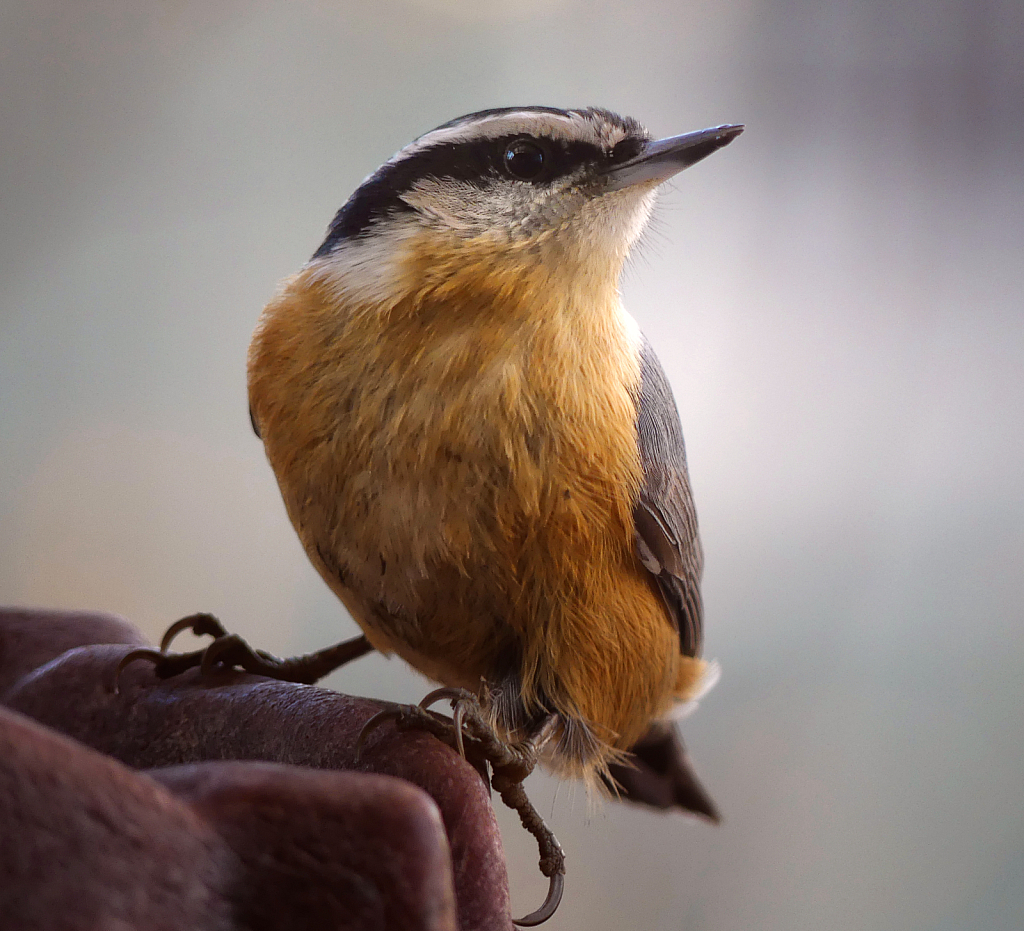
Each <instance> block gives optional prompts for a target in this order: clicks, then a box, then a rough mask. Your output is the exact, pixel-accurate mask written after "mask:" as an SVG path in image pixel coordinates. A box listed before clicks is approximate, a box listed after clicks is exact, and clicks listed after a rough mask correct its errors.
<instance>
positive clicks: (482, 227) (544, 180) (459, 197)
mask: <svg viewBox="0 0 1024 931" xmlns="http://www.w3.org/2000/svg"><path fill="white" fill-rule="evenodd" d="M742 129H743V127H742V126H719V127H717V128H714V129H708V130H703V131H700V132H695V133H688V134H686V135H682V136H674V137H671V138H668V139H661V140H652V139H651V136H650V134H649V133H648V132H647V131H646V130H645V129H644V128H643V127H642V126H641V125H640V124H639V123H638V122H636V121H635V120H633V119H629V118H623V117H621V116H617V115H616V114H614V113H611V112H609V111H607V110H601V109H596V108H588V109H583V110H559V109H555V108H551V107H521V108H505V109H497V110H484V111H482V112H480V113H472V114H469V115H468V116H463V117H460V118H459V119H456V120H452V121H451V122H449V123H445V124H444V125H443V126H439V127H438V128H437V129H434V130H431V131H430V132H428V133H426V134H424V135H422V136H420V137H419V138H418V139H416V140H414V141H413V142H412V143H410V144H409V145H407V146H406V147H405V148H403V149H401V150H400V151H399V152H398V153H396V154H395V155H394V156H393V157H392V158H390V159H389V160H388V161H387V162H385V163H384V164H383V165H382V166H381V167H380V168H378V169H377V170H376V171H375V172H374V173H373V174H372V175H370V176H369V177H368V178H367V179H366V180H365V181H364V182H363V183H362V184H361V185H360V186H359V188H358V189H357V190H356V191H355V193H354V194H353V195H352V196H351V197H350V198H349V200H348V202H347V203H346V204H345V206H344V207H342V208H341V210H340V211H338V214H337V216H335V218H334V220H333V222H332V223H331V226H330V229H329V231H328V235H327V238H326V239H325V241H324V243H323V245H321V247H320V248H319V250H317V252H316V254H315V255H314V257H313V259H312V262H311V264H312V265H314V266H319V267H320V268H321V269H322V270H323V271H324V272H326V273H328V274H329V275H330V277H331V278H333V279H334V282H333V283H334V284H335V286H337V287H339V288H340V289H341V290H342V291H344V292H347V294H348V296H349V297H352V298H363V299H364V300H366V301H369V302H372V303H375V304H377V305H380V304H382V303H385V304H391V303H394V302H395V301H397V300H399V299H400V298H401V297H402V295H404V294H407V293H408V291H409V289H410V288H412V287H422V286H423V284H424V282H425V280H427V279H429V280H432V281H434V282H438V281H440V280H448V281H450V280H451V279H452V278H453V277H456V278H457V277H462V276H464V275H465V274H467V273H470V274H473V275H475V276H477V277H478V278H486V279H491V280H495V279H501V280H507V281H512V280H514V279H515V277H516V276H519V275H532V274H535V273H537V272H540V273H541V274H542V277H543V278H544V279H546V280H548V281H550V280H552V278H553V277H554V278H557V275H558V274H565V275H576V274H578V273H579V271H580V270H585V271H586V272H587V274H588V275H591V276H592V275H593V274H594V273H596V274H597V275H598V277H600V278H602V279H603V278H608V279H609V280H611V281H613V282H614V281H615V280H616V279H617V277H618V273H619V271H620V270H621V267H622V264H623V262H624V260H625V258H626V256H627V255H628V253H629V250H630V247H631V246H632V245H633V244H634V243H635V242H636V240H637V238H638V237H639V236H640V234H641V232H642V231H643V228H644V226H645V225H646V223H647V220H648V218H649V215H650V211H651V207H652V204H653V201H654V196H655V190H656V188H657V186H658V185H659V184H660V183H661V182H663V181H665V180H666V179H667V178H670V177H671V176H672V175H674V174H676V173H677V172H678V171H681V170H682V169H683V168H686V167H688V166H690V165H692V164H694V163H695V162H698V161H700V160H701V159H703V158H704V157H706V156H707V155H710V154H711V153H712V152H714V151H715V150H716V149H719V148H721V147H722V146H724V145H726V144H727V143H729V142H730V141H732V139H734V138H735V137H736V136H737V135H739V133H740V132H742Z"/></svg>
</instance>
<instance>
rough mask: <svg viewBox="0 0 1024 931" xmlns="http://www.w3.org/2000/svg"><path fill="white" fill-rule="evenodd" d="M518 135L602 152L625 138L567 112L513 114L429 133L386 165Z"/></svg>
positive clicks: (620, 131)
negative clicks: (587, 145) (588, 146)
mask: <svg viewBox="0 0 1024 931" xmlns="http://www.w3.org/2000/svg"><path fill="white" fill-rule="evenodd" d="M520 133H523V134H527V135H531V136H547V137H548V138H551V139H560V140H562V141H565V142H590V143H592V144H593V145H598V146H601V147H602V148H611V147H612V146H614V145H615V144H616V143H617V142H620V141H621V140H622V139H624V138H625V137H626V131H625V130H624V129H622V127H620V126H616V125H612V124H609V123H606V122H605V121H604V120H594V119H592V118H590V117H589V116H588V115H586V114H583V113H578V112H572V111H570V112H568V113H566V114H565V115H562V114H560V113H548V112H545V111H540V112H538V111H532V110H516V111H513V112H511V113H498V114H492V115H490V116H485V117H481V118H479V119H475V120H472V121H471V122H468V123H462V124H456V125H455V126H446V127H442V128H441V129H433V130H431V131H430V132H428V133H424V134H423V135H422V136H420V137H419V138H418V139H414V140H413V141H412V142H410V143H409V145H407V146H406V147H405V148H404V149H401V150H399V151H398V152H396V153H395V154H394V155H393V156H391V158H389V159H388V161H387V163H386V164H389V165H393V164H395V163H396V162H401V161H404V160H405V159H407V158H411V157H412V156H414V155H416V154H417V153H419V152H423V151H425V150H426V149H431V148H434V147H435V146H439V145H455V144H458V143H462V142H478V141H482V140H485V139H500V138H501V137H502V136H513V135H518V134H520Z"/></svg>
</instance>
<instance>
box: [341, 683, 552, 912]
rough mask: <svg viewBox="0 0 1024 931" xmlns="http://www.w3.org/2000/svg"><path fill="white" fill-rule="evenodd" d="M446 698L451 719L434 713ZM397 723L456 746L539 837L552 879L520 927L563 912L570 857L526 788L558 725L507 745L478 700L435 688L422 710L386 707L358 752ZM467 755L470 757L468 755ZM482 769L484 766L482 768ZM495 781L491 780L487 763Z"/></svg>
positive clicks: (542, 726)
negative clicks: (388, 723)
mask: <svg viewBox="0 0 1024 931" xmlns="http://www.w3.org/2000/svg"><path fill="white" fill-rule="evenodd" d="M443 699H447V700H448V701H450V702H451V704H452V711H453V714H452V717H450V718H449V717H447V716H445V715H442V714H439V713H437V712H436V711H431V710H430V705H432V704H434V703H435V702H438V701H441V700H443ZM388 720H391V721H394V722H395V726H396V727H399V728H417V729H422V730H426V731H429V732H430V733H431V734H433V735H434V736H435V737H437V738H439V739H440V740H442V741H444V742H445V743H447V744H448V745H449V746H452V747H455V749H457V750H458V751H459V753H460V754H461V755H462V756H463V757H464V758H465V759H467V760H469V761H470V762H471V763H473V765H474V766H476V767H477V769H478V770H480V772H481V774H482V775H483V776H484V777H485V781H487V782H488V783H489V786H490V787H491V788H493V789H494V791H495V792H497V793H498V795H500V796H501V800H502V801H503V802H504V803H505V804H506V805H507V806H508V807H509V808H511V809H512V810H513V811H514V812H516V814H518V815H519V820H520V822H522V825H523V827H524V828H526V830H527V831H529V832H530V834H532V835H533V836H534V838H535V839H536V841H537V846H538V848H539V851H540V871H541V872H542V873H543V874H544V875H545V876H546V877H547V878H548V880H549V886H548V894H547V897H546V898H545V900H544V904H543V905H541V907H540V908H538V909H537V910H536V911H534V912H531V913H530V914H529V915H527V916H526V917H525V918H519V919H515V924H517V925H519V926H520V927H524V928H525V927H534V926H536V925H539V924H542V923H543V922H545V921H547V920H548V919H549V918H550V917H551V916H552V915H553V914H554V913H555V910H556V909H557V908H558V904H559V902H560V901H561V899H562V890H563V887H564V883H565V879H564V877H565V854H564V853H563V852H562V847H561V845H560V844H559V843H558V839H557V838H556V837H555V835H554V833H553V832H552V831H551V829H550V828H549V827H548V826H547V824H545V822H544V819H543V818H542V817H541V816H540V815H539V814H538V812H537V809H536V808H534V807H533V804H532V803H531V802H530V799H529V798H528V797H527V795H526V790H525V789H524V788H523V782H524V781H525V780H526V777H527V776H529V775H530V773H532V772H533V770H534V767H535V766H536V765H537V758H538V756H539V754H540V751H541V749H542V748H543V746H544V744H546V743H547V742H548V740H550V739H551V737H552V736H553V734H554V731H555V729H556V727H557V724H558V720H557V718H556V717H555V716H554V715H547V716H545V717H544V718H542V719H541V720H540V721H538V722H537V723H536V724H535V725H534V726H533V727H532V728H531V730H530V731H529V733H528V734H527V735H526V737H525V738H524V739H523V740H521V741H516V742H510V741H508V740H505V739H504V738H503V737H502V736H501V735H500V734H498V732H497V731H496V730H495V729H494V726H493V725H492V724H491V722H490V720H489V719H488V718H487V716H486V714H485V713H484V711H483V709H482V708H481V707H480V702H479V700H478V699H477V697H476V695H474V694H473V693H472V692H469V691H467V690H465V689H452V688H441V689H435V690H434V691H433V692H431V693H430V694H429V695H427V696H426V697H425V698H424V699H423V700H422V701H421V702H420V703H419V704H418V705H399V704H392V703H387V707H386V708H385V709H384V710H382V711H379V712H378V713H377V714H375V715H374V716H373V717H372V718H370V720H369V721H367V722H366V724H364V725H363V730H362V732H361V733H360V734H359V739H358V741H357V742H356V753H357V755H358V753H359V751H360V750H361V749H362V747H363V744H364V743H365V740H366V736H367V735H368V734H369V733H370V731H372V730H374V729H375V728H376V727H377V726H378V725H380V724H382V723H384V722H385V721H388ZM467 750H468V753H467ZM478 761H479V764H482V765H478ZM488 763H489V764H490V767H491V774H490V779H489V780H488V779H487V764H488Z"/></svg>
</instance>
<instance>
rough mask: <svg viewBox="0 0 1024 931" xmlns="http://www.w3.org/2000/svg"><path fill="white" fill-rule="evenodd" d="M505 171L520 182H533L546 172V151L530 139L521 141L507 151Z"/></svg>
mask: <svg viewBox="0 0 1024 931" xmlns="http://www.w3.org/2000/svg"><path fill="white" fill-rule="evenodd" d="M505 170H506V171H508V173H509V174H510V175H512V177H513V178H518V179H519V180H520V181H533V180H534V179H535V178H536V177H538V175H540V173H541V172H542V171H543V170H544V150H543V149H542V148H541V147H540V146H539V145H537V143H536V142H531V141H530V140H529V139H519V140H518V141H516V142H513V143H512V144H511V145H510V146H509V147H508V148H507V149H505Z"/></svg>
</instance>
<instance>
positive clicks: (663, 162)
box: [604, 126, 743, 191]
mask: <svg viewBox="0 0 1024 931" xmlns="http://www.w3.org/2000/svg"><path fill="white" fill-rule="evenodd" d="M741 132H743V127H742V126H716V127H715V128H714V129H702V130H699V131H698V132H695V133H684V134H683V135H682V136H671V137H669V138H668V139H656V140H654V141H653V142H648V143H647V145H645V146H644V148H643V151H642V152H641V153H640V154H639V155H636V156H634V157H633V158H631V159H630V160H629V161H628V162H621V163H619V164H618V165H610V166H609V167H608V168H606V169H605V170H604V177H605V178H606V179H607V180H606V186H605V188H604V190H605V191H620V190H622V188H625V187H630V186H632V185H634V184H640V183H642V182H644V181H653V182H654V183H655V184H661V182H662V181H665V180H666V179H668V178H671V177H672V175H674V174H676V172H679V171H682V170H683V169H684V168H689V167H690V166H691V165H694V164H696V163H697V162H699V161H700V160H701V159H702V158H707V157H708V156H709V155H710V154H711V153H712V152H714V151H716V150H718V149H720V148H722V146H724V145H728V144H729V143H730V142H732V141H733V139H735V138H736V137H737V136H738V135H739V134H740V133H741Z"/></svg>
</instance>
